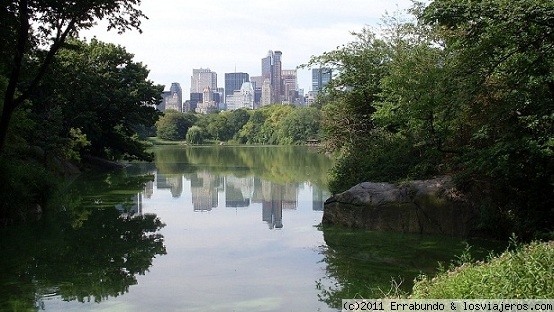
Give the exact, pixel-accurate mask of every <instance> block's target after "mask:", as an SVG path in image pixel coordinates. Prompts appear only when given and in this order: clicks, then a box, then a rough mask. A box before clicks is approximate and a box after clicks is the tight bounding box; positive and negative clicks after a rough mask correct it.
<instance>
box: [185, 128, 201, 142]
mask: <svg viewBox="0 0 554 312" xmlns="http://www.w3.org/2000/svg"><path fill="white" fill-rule="evenodd" d="M203 141H204V131H203V130H202V128H200V127H198V126H192V127H190V128H189V130H188V131H187V142H188V143H190V144H202V142H203Z"/></svg>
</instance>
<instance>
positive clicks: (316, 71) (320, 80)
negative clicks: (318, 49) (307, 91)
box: [312, 67, 333, 93]
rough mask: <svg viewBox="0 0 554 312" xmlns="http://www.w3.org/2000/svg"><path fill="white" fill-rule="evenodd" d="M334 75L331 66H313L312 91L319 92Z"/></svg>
mask: <svg viewBox="0 0 554 312" xmlns="http://www.w3.org/2000/svg"><path fill="white" fill-rule="evenodd" d="M332 76H333V71H332V70H331V68H328V67H323V68H313V69H312V91H313V92H316V93H317V92H319V91H320V90H321V89H322V88H323V87H325V86H326V85H327V84H328V83H329V81H331V79H332Z"/></svg>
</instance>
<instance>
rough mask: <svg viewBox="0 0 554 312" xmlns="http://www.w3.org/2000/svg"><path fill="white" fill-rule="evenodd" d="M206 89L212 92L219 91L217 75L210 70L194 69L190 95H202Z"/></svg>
mask: <svg viewBox="0 0 554 312" xmlns="http://www.w3.org/2000/svg"><path fill="white" fill-rule="evenodd" d="M206 87H208V88H210V90H217V73H216V72H213V71H211V70H210V69H209V68H199V69H193V70H192V76H191V78H190V93H202V92H203V91H204V89H205V88H206Z"/></svg>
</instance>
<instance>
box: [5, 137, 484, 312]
mask: <svg viewBox="0 0 554 312" xmlns="http://www.w3.org/2000/svg"><path fill="white" fill-rule="evenodd" d="M153 152H154V153H155V156H156V161H155V162H154V163H134V164H132V165H131V166H130V167H128V168H126V169H124V170H121V171H118V172H110V173H103V174H100V173H97V174H84V175H83V176H81V177H79V178H78V179H76V180H75V181H72V183H71V184H69V185H68V186H67V188H66V189H65V190H64V192H62V194H60V196H59V198H58V199H56V202H55V203H54V204H52V205H51V206H54V207H57V208H56V209H51V211H48V212H47V213H45V215H44V216H42V218H41V219H40V220H37V221H32V222H28V223H26V224H23V225H19V226H11V227H8V228H5V229H1V233H0V234H1V238H0V248H2V251H3V257H2V259H1V262H0V265H1V267H0V268H1V269H2V270H1V272H0V310H2V311H4V310H10V311H33V310H45V311H62V310H63V311H337V310H340V309H339V305H340V300H341V299H343V298H344V299H345V298H354V297H356V298H359V297H361V296H363V297H366V298H367V297H380V296H382V295H383V294H384V293H386V292H388V290H389V289H390V287H391V281H393V283H392V284H395V283H396V284H399V288H400V289H402V290H408V289H410V287H411V285H412V281H413V279H414V278H415V277H416V276H417V275H418V274H420V273H422V272H423V273H432V272H434V271H435V270H436V268H437V263H438V262H442V263H448V262H449V261H451V260H452V259H454V258H455V256H456V255H460V254H461V253H462V251H463V250H464V248H465V246H466V242H465V241H463V240H460V239H455V238H448V237H437V236H422V235H408V234H393V233H379V232H368V231H354V230H347V229H337V228H329V229H322V228H320V227H318V225H319V223H320V222H321V218H322V214H323V203H324V201H325V200H326V199H327V198H328V197H329V196H330V194H329V192H328V191H327V187H326V185H327V172H328V170H329V169H330V167H331V165H332V160H331V159H330V158H329V157H327V156H325V155H323V154H320V153H318V152H317V151H316V150H314V149H310V148H308V147H300V146H281V147H276V146H271V147H267V146H209V147H185V146H162V147H156V148H154V149H153ZM470 243H471V245H472V246H473V247H472V251H473V252H474V253H475V254H477V255H480V256H482V255H483V254H485V253H486V252H487V250H488V249H489V248H491V246H487V245H486V244H485V243H483V242H470Z"/></svg>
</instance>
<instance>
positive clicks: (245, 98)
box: [225, 82, 254, 110]
mask: <svg viewBox="0 0 554 312" xmlns="http://www.w3.org/2000/svg"><path fill="white" fill-rule="evenodd" d="M225 103H226V104H227V110H236V109H240V108H248V109H254V87H253V85H252V83H251V82H244V83H243V84H242V86H241V88H240V90H237V91H235V92H234V93H233V94H232V95H228V96H227V97H226V98H225Z"/></svg>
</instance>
